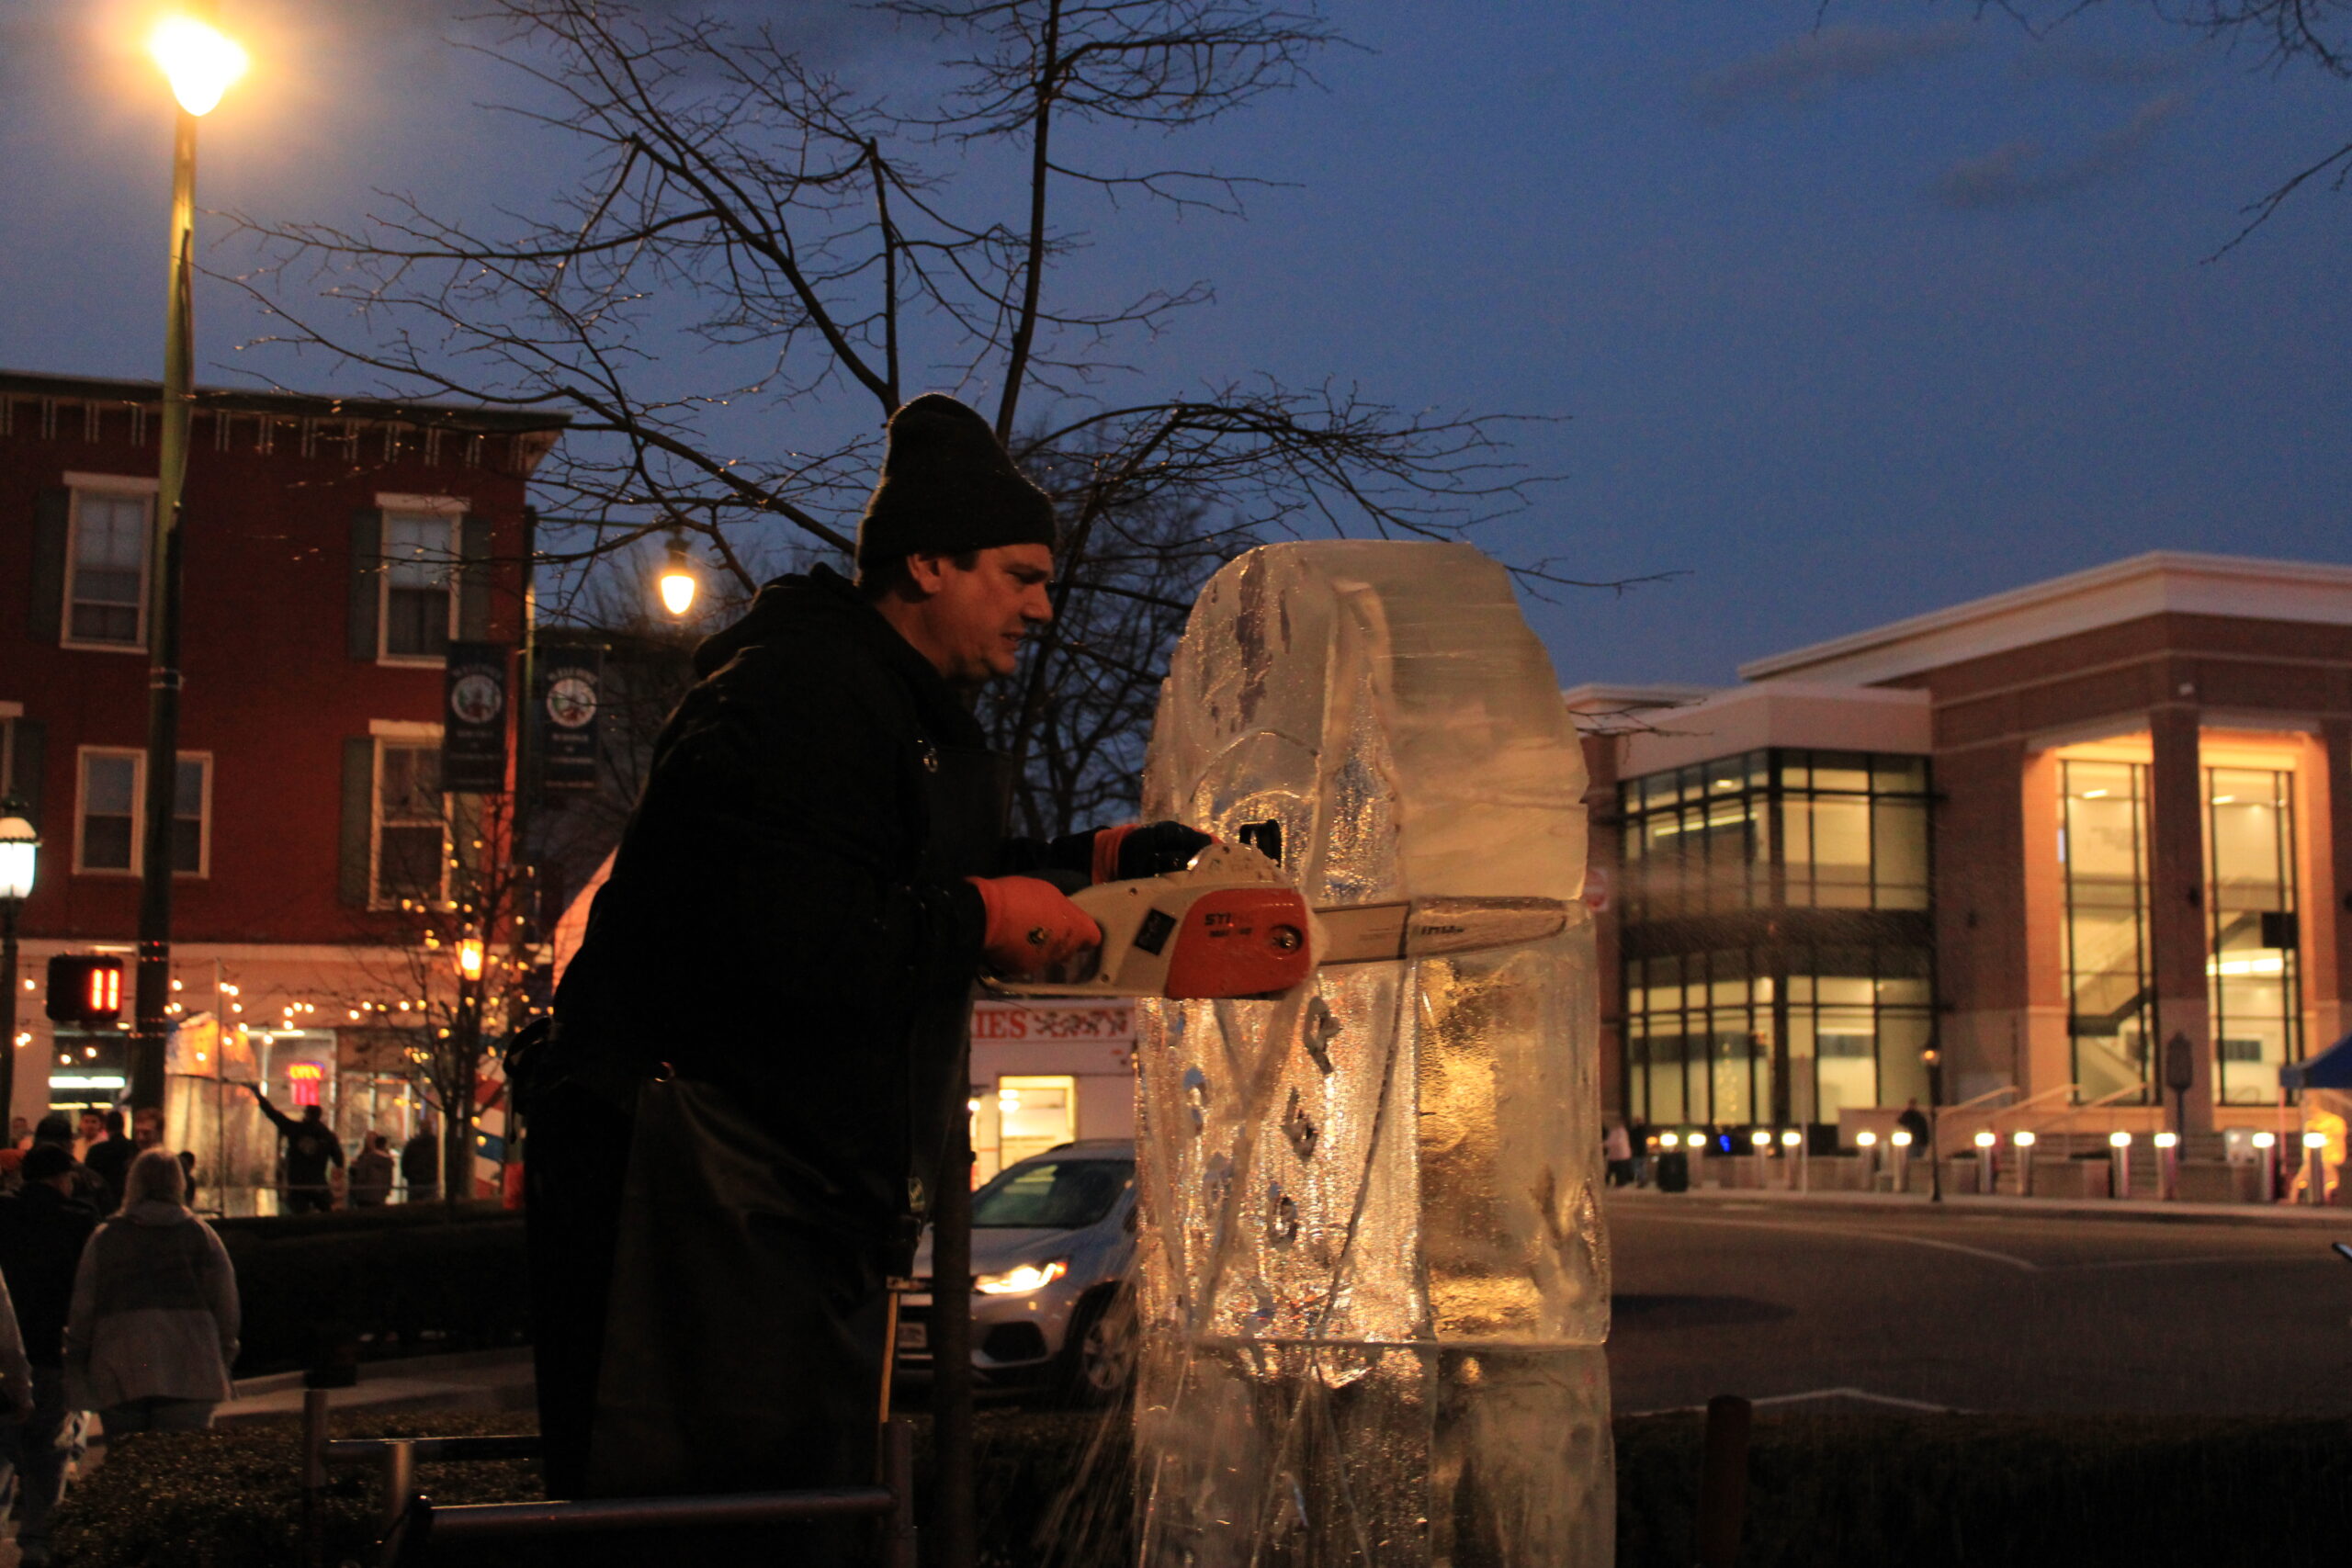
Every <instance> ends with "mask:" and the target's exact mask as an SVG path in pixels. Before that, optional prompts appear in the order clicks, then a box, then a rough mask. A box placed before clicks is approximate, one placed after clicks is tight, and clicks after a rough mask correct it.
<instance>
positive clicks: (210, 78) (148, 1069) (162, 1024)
mask: <svg viewBox="0 0 2352 1568" xmlns="http://www.w3.org/2000/svg"><path fill="white" fill-rule="evenodd" d="M147 48H148V51H149V52H150V53H152V54H153V56H154V57H155V63H156V64H158V65H160V66H162V67H163V68H164V76H165V77H167V78H168V79H169V80H170V82H171V85H172V96H174V97H175V98H177V99H178V100H179V106H180V112H179V120H178V126H177V130H175V134H174V136H173V141H172V248H171V277H170V282H169V284H168V286H167V288H166V291H165V293H164V427H163V444H162V445H163V451H162V460H161V465H160V469H159V473H158V480H157V486H156V492H155V518H154V524H153V531H152V533H151V534H150V536H149V540H148V563H149V568H150V570H149V571H148V574H147V578H148V584H147V781H146V784H147V787H146V802H145V810H146V821H145V823H144V825H143V826H144V829H145V830H144V831H143V832H142V834H141V840H140V856H141V859H140V868H139V984H138V992H137V997H138V1012H137V1019H138V1021H137V1026H136V1031H135V1032H134V1033H133V1034H132V1035H131V1041H130V1103H131V1105H132V1107H133V1108H134V1109H136V1110H141V1111H144V1110H148V1109H151V1108H153V1109H156V1110H161V1109H162V1108H163V1104H164V1041H165V1039H166V1038H167V1037H168V1036H169V1035H170V1033H171V1030H172V1023H171V1018H170V1015H169V1013H168V1012H167V1011H166V1009H168V1008H169V1007H170V1006H171V1001H172V814H173V806H174V803H175V799H176V796H177V794H178V790H177V785H178V783H179V739H180V491H181V489H182V487H183V484H184V482H185V480H186V479H187V438H188V415H189V412H190V410H191V408H192V407H193V405H194V403H195V401H196V388H195V359H196V348H195V329H194V316H195V309H194V304H193V300H192V294H193V288H194V279H195V272H196V259H195V251H196V122H197V120H198V118H200V117H201V116H204V115H207V114H209V113H210V112H211V111H212V109H213V107H214V106H216V105H217V104H219V103H220V95H221V94H222V93H224V92H226V91H227V90H228V88H229V84H231V83H232V82H234V81H235V80H236V79H237V78H238V77H240V76H242V75H243V74H244V72H245V51H243V49H241V48H239V47H238V46H237V44H236V43H235V42H234V41H233V40H232V39H230V38H229V37H227V35H225V34H223V33H222V32H221V31H220V29H219V28H215V27H213V26H212V25H211V24H210V23H209V22H203V21H199V20H198V19H197V18H196V17H188V16H175V17H165V18H164V20H163V21H162V22H161V23H159V24H157V26H156V28H155V30H154V32H153V34H151V35H150V36H149V38H148V40H147Z"/></svg>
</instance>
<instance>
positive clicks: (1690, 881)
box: [1619, 750, 1928, 923]
mask: <svg viewBox="0 0 2352 1568" xmlns="http://www.w3.org/2000/svg"><path fill="white" fill-rule="evenodd" d="M1619 802H1620V806H1621V807H1622V809H1623V818H1624V836H1623V841H1624V859H1625V918H1626V919H1627V920H1628V921H1631V922H1634V923H1640V922H1643V921H1648V920H1662V919H1680V918H1685V917H1689V916H1693V915H1711V914H1724V913H1728V912H1732V911H1736V910H1742V909H1761V908H1773V907H1775V906H1776V905H1780V906H1784V907H1794V908H1846V909H1925V908H1927V907H1928V763H1927V759H1925V758H1923V757H1904V756H1883V755H1875V754H1871V753H1865V752H1850V751H1807V750H1770V751H1750V752H1748V753H1747V754H1745V755H1743V756H1738V757H1731V758H1726V759H1724V760H1722V761H1713V762H1707V763H1702V764H1697V765H1694V766H1691V767H1687V768H1679V769H1675V770H1673V771H1671V772H1668V773H1652V774H1649V775H1647V776H1645V777H1642V778H1637V779H1630V780H1628V781H1626V783H1625V784H1623V785H1622V786H1620V790H1619ZM1776 875H1777V876H1778V877H1779V878H1780V879H1781V892H1780V894H1779V895H1778V896H1777V897H1776V896H1775V894H1774V891H1773V886H1774V878H1775V876H1776Z"/></svg>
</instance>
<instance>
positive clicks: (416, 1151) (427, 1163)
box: [401, 1116, 441, 1203]
mask: <svg viewBox="0 0 2352 1568" xmlns="http://www.w3.org/2000/svg"><path fill="white" fill-rule="evenodd" d="M401 1181H402V1182H404V1183H406V1184H407V1187H408V1201H410V1202H412V1203H430V1202H433V1201H435V1200H436V1199H438V1198H439V1197H440V1196H441V1134H439V1133H437V1132H435V1131H434V1128H433V1119H432V1118H431V1117H429V1116H428V1117H426V1118H425V1119H424V1122H423V1123H422V1124H421V1125H419V1126H418V1128H417V1130H416V1135H415V1136H414V1137H413V1138H411V1139H410V1140H409V1141H408V1142H407V1143H405V1144H402V1145H401Z"/></svg>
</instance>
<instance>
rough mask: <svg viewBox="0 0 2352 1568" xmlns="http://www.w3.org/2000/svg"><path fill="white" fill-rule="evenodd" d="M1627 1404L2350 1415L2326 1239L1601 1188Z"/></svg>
mask: <svg viewBox="0 0 2352 1568" xmlns="http://www.w3.org/2000/svg"><path fill="white" fill-rule="evenodd" d="M1608 1217H1609V1223H1610V1232H1611V1248H1612V1256H1613V1261H1614V1269H1615V1278H1614V1297H1615V1309H1616V1310H1615V1314H1614V1319H1615V1321H1614V1326H1613V1328H1612V1331H1611V1338H1610V1369H1611V1382H1612V1384H1613V1393H1614V1401H1615V1405H1616V1408H1617V1409H1618V1410H1619V1411H1621V1412H1626V1413H1632V1412H1639V1411H1650V1410H1661V1409H1673V1408H1677V1407H1680V1406H1687V1405H1693V1404H1703V1403H1705V1401H1706V1400H1707V1399H1708V1397H1709V1396H1711V1395H1713V1394H1717V1393H1736V1394H1741V1395H1744V1396H1746V1397H1747V1398H1750V1399H1758V1400H1770V1401H1775V1402H1787V1403H1789V1404H1796V1405H1800V1406H1802V1405H1805V1404H1812V1405H1816V1406H1821V1407H1842V1408H1849V1409H1851V1408H1862V1407H1866V1406H1868V1405H1870V1404H1884V1405H1891V1406H1896V1407H1900V1406H1904V1405H1909V1406H1913V1407H1919V1406H1924V1407H1928V1408H1936V1409H1959V1410H1973V1411H2006V1412H2046V1413H2091V1412H2099V1411H2120V1412H2134V1413H2150V1414H2153V1413H2162V1412H2170V1413H2180V1414H2199V1415H2299V1416H2352V1265H2346V1263H2345V1261H2344V1260H2343V1259H2342V1258H2337V1257H2336V1256H2335V1254H2334V1253H2332V1252H2331V1251H2330V1250H2329V1248H2328V1243H2329V1242H2330V1241H2332V1240H2335V1239H2336V1237H2337V1236H2338V1235H2339V1234H2340V1235H2343V1236H2344V1237H2346V1238H2347V1239H2352V1214H2347V1215H2346V1224H2345V1225H2344V1227H2343V1230H2342V1231H2341V1233H2339V1232H2337V1231H2335V1230H2334V1229H2327V1230H2319V1231H2314V1230H2311V1229H2301V1228H2299V1229H2291V1230H2290V1229H2283V1228H2271V1227H2267V1226H2262V1225H2233V1224H2178V1223H2175V1224H2150V1223H2146V1222H2135V1221H2122V1220H2117V1221H2107V1220H2093V1219H2069V1218H2055V1217H2052V1218H2044V1217H2041V1216H2036V1215H2012V1214H2007V1213H1998V1214H1988V1213H1967V1212H1965V1211H1955V1210H1940V1211H1939V1210H1931V1209H1929V1208H1928V1207H1926V1206H1925V1205H1921V1206H1919V1207H1916V1208H1893V1209H1884V1210H1870V1211H1854V1210H1840V1209H1836V1208H1830V1207H1827V1206H1824V1207H1821V1208H1818V1209H1814V1208H1809V1207H1804V1206H1799V1205H1791V1204H1785V1203H1784V1204H1765V1203H1759V1202H1756V1201H1740V1200H1739V1199H1738V1198H1737V1197H1736V1195H1726V1196H1724V1197H1721V1198H1717V1197H1713V1196H1700V1195H1697V1194H1680V1195H1676V1196H1672V1197H1668V1196H1665V1195H1661V1194H1657V1193H1654V1192H1634V1193H1627V1194H1612V1195H1611V1201H1610V1203H1609V1213H1608Z"/></svg>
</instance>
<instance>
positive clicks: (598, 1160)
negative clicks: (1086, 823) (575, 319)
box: [526, 394, 1207, 1496]
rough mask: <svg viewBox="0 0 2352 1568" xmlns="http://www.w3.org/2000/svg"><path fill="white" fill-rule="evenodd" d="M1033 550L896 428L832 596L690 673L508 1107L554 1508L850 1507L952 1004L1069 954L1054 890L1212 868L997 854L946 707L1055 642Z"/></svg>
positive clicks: (975, 470) (949, 1108)
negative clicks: (522, 1176)
mask: <svg viewBox="0 0 2352 1568" xmlns="http://www.w3.org/2000/svg"><path fill="white" fill-rule="evenodd" d="M1054 543H1055V528H1054V516H1053V510H1052V505H1051V503H1050V502H1049V501H1048V500H1047V499H1046V495H1045V494H1044V493H1043V492H1042V491H1039V490H1038V489H1037V488H1036V487H1035V486H1034V485H1033V484H1031V483H1030V482H1029V481H1028V480H1027V479H1025V478H1023V476H1022V475H1021V473H1020V472H1019V470H1018V469H1016V468H1014V466H1013V465H1012V462H1011V461H1010V460H1009V459H1008V458H1007V457H1006V456H1005V453H1004V450H1003V448H1002V447H1001V446H1000V445H999V444H998V442H997V440H996V437H995V435H994V434H993V433H992V432H991V431H990V430H989V427H988V425H987V424H986V423H984V422H983V421H982V420H981V419H980V418H979V416H978V415H977V414H975V413H974V412H972V411H971V410H969V409H967V408H966V407H965V406H964V405H963V404H961V403H959V402H957V401H956V400H953V399H951V398H946V397H942V396H939V395H936V394H933V395H930V396H925V397H922V398H919V399H917V400H914V401H913V402H911V403H910V404H908V405H907V406H906V407H904V408H903V409H901V410H900V411H899V413H898V415H897V416H896V417H895V418H894V419H893V420H892V422H891V424H890V431H889V442H888V453H887V456H886V457H885V459H884V463H883V468H882V476H881V479H880V482H879V483H878V484H877V485H876V488H875V491H874V493H873V496H872V499H871V500H870V501H869V502H868V503H867V507H866V511H865V518H864V521H863V524H862V525H861V527H860V529H859V534H858V548H857V564H858V579H857V581H856V582H855V584H854V585H853V584H852V583H851V582H849V581H847V580H845V579H843V578H842V577H841V576H840V575H838V574H836V573H834V572H831V571H830V570H826V569H824V568H822V567H820V568H818V569H816V570H814V571H812V572H810V573H809V574H808V575H806V576H796V577H786V578H782V579H779V580H777V581H774V582H771V583H769V584H767V585H766V586H765V587H764V588H763V589H762V590H761V592H760V594H759V597H758V599H757V600H756V602H755V603H754V604H753V605H752V609H751V611H750V613H749V614H747V615H745V616H744V617H743V618H742V619H741V621H739V622H737V623H736V624H735V625H734V626H730V627H729V628H728V629H726V630H725V631H722V632H720V633H719V634H718V636H716V637H712V638H711V639H710V640H709V641H708V642H707V643H705V644H704V645H703V647H702V648H701V649H700V650H699V651H698V652H697V654H696V656H695V667H696V670H697V672H698V673H699V674H700V675H701V677H702V679H701V681H700V683H699V684H697V685H696V686H695V688H694V689H693V690H692V691H691V692H690V693H689V694H687V696H686V698H685V700H684V702H683V703H681V704H680V705H679V707H678V710H677V712H676V713H675V714H674V715H673V716H672V717H671V719H670V721H669V723H668V725H667V727H666V728H664V730H663V732H662V737H661V739H660V740H659V742H658V743H657V745H656V748H655V751H654V757H653V762H652V766H651V769H650V773H649V776H648V782H647V784H646V788H645V793H644V795H643V797H642V799H641V800H640V802H639V805H638V807H637V810H636V813H635V814H634V816H633V817H632V818H631V819H630V821H629V824H628V829H627V831H626V833H625V834H624V836H623V838H622V841H621V846H620V850H619V853H618V855H617V857H616V861H615V863H614V868H613V873H612V876H611V879H610V881H609V882H608V883H607V884H606V885H605V888H604V889H603V891H602V892H601V893H600V894H599V896H598V897H597V900H596V904H595V907H594V912H593V914H592V916H591V918H590V920H589V924H588V931H587V935H586V938H585V940H584V942H583V944H582V948H581V951H580V954H579V956H578V957H577V958H576V959H575V960H574V961H573V962H572V964H571V968H570V969H569V971H568V972H567V973H566V975H565V976H564V981H563V985H562V988H561V990H560V993H559V994H558V997H557V1000H556V1019H557V1023H556V1032H555V1036H554V1038H553V1039H552V1041H550V1042H549V1043H548V1045H547V1046H546V1047H545V1048H544V1050H543V1052H542V1053H541V1055H542V1060H541V1061H540V1062H538V1063H535V1064H532V1065H531V1066H529V1068H528V1070H527V1072H526V1077H527V1079H528V1080H529V1081H528V1084H527V1088H528V1089H529V1091H530V1096H531V1098H530V1100H529V1102H528V1103H527V1105H526V1112H527V1116H528V1122H529V1134H528V1137H529V1145H528V1149H527V1156H528V1159H527V1169H528V1172H529V1182H530V1191H529V1208H530V1221H531V1231H532V1235H531V1245H532V1276H533V1277H532V1289H533V1296H534V1301H535V1303H536V1310H537V1319H538V1322H537V1360H538V1375H539V1402H540V1411H541V1422H542V1430H543V1431H544V1433H545V1436H546V1443H547V1454H548V1458H547V1479H548V1489H549V1492H550V1494H551V1495H559V1496H560V1495H580V1494H587V1495H607V1496H610V1495H641V1494H652V1493H694V1492H729V1491H748V1490H770V1489H780V1488H787V1487H798V1486H821V1485H842V1484H863V1483H867V1482H869V1481H870V1480H871V1479H872V1465H873V1460H874V1451H875V1450H874V1435H873V1433H874V1422H875V1419H876V1409H875V1401H876V1393H877V1390H878V1387H879V1382H880V1376H881V1356H882V1343H881V1338H882V1322H883V1305H884V1301H885V1295H884V1280H885V1279H886V1277H887V1275H888V1274H889V1273H891V1272H894V1271H903V1269H905V1268H906V1266H907V1258H908V1255H909V1249H910V1245H911V1242H912V1240H913V1235H914V1231H915V1229H916V1227H917V1226H918V1225H919V1224H920V1221H921V1215H922V1212H923V1210H924V1209H925V1207H926V1206H927V1203H928V1200H929V1197H930V1195H931V1193H932V1191H933V1190H934V1189H935V1186H936V1183H937V1182H938V1181H939V1180H940V1179H943V1176H944V1179H963V1173H962V1172H960V1171H952V1170H951V1171H946V1172H943V1171H942V1169H941V1153H942V1149H943V1145H944V1142H945V1138H946V1134H947V1132H948V1130H949V1127H950V1125H951V1122H950V1118H951V1117H953V1116H955V1115H958V1114H961V1113H962V1102H963V1100H964V1099H965V1096H966V1094H967V1086H966V1084H965V1083H964V1081H963V1072H962V1068H961V1063H962V1054H963V1045H964V1032H965V1029H966V1021H967V1014H968V1010H969V1003H970V987H971V985H972V982H973V980H974V977H975V976H976V975H977V974H978V972H979V971H980V970H981V969H982V968H983V967H986V968H989V969H991V970H993V971H996V972H998V973H1001V974H1008V975H1025V974H1035V973H1037V972H1039V971H1041V970H1042V969H1043V968H1045V967H1046V966H1047V965H1049V964H1056V963H1059V962H1061V961H1063V960H1065V959H1067V958H1069V957H1071V956H1073V955H1075V954H1076V953H1080V952H1083V951H1084V950H1086V949H1087V948H1089V947H1091V945H1093V944H1094V943H1095V942H1097V941H1099V939H1100V933H1099V931H1098V930H1097V928H1096V927H1095V925H1094V922H1093V921H1092V920H1091V919H1089V918H1088V917H1087V916H1086V915H1085V914H1084V913H1083V912H1081V911H1080V909H1079V908H1077V907H1076V906H1075V905H1074V904H1072V903H1071V902H1070V901H1069V898H1068V897H1065V895H1064V891H1063V889H1065V888H1075V887H1078V886H1084V885H1085V884H1086V883H1087V882H1088V881H1090V880H1103V879H1106V878H1109V877H1113V876H1136V875H1146V874H1153V873H1156V872H1159V871H1162V870H1167V869H1171V868H1172V867H1174V866H1176V865H1181V864H1182V863H1183V862H1184V861H1185V860H1187V859H1189V858H1190V856H1191V855H1192V854H1193V852H1195V851H1196V850H1197V849H1198V848H1199V847H1200V846H1201V845H1203V844H1204V843H1205V842H1207V840H1206V839H1205V838H1204V837H1203V836H1202V835H1200V834H1198V833H1194V832H1193V831H1191V830H1190V829H1183V828H1180V827H1177V826H1175V825H1173V824H1156V825H1154V826H1152V827H1148V828H1115V829H1103V830H1101V831H1099V832H1094V833H1086V834H1079V835H1074V836H1071V837H1069V838H1066V839H1060V840H1055V841H1053V842H1052V843H1051V844H1041V843H1036V842H1034V841H1029V840H1008V839H1006V838H1005V837H1004V834H1003V822H1004V814H1005V801H1006V798H1007V795H1006V786H1007V784H1008V783H1009V778H1008V775H1007V773H1006V772H1005V769H1004V767H1003V762H1002V759H1001V758H999V757H997V756H996V755H994V754H993V753H991V752H990V751H989V750H988V748H987V745H986V742H985V740H984V739H983V736H982V733H981V730H980V728H979V726H978V724H977V723H976V722H975V720H974V719H973V717H972V716H971V714H970V712H969V711H968V709H967V698H968V695H969V694H970V693H971V691H973V690H974V689H975V688H977V687H978V686H979V685H980V684H982V683H983V682H987V681H989V680H990V679H992V678H995V677H999V676H1002V675H1006V674H1009V673H1011V672H1012V669H1013V667H1014V663H1015V661H1016V660H1017V659H1018V657H1019V653H1020V649H1021V645H1022V642H1023V638H1024V637H1026V635H1027V634H1029V633H1030V632H1032V631H1034V630H1035V628H1037V627H1039V626H1043V625H1044V624H1045V623H1046V621H1047V620H1048V619H1049V618H1050V616H1051V614H1052V611H1051V606H1050V604H1049V602H1048V599H1047V588H1048V584H1049V581H1050V579H1051V576H1052V572H1053V568H1054V556H1053V547H1054ZM592 1431H593V1439H592V1435H591V1434H592Z"/></svg>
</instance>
